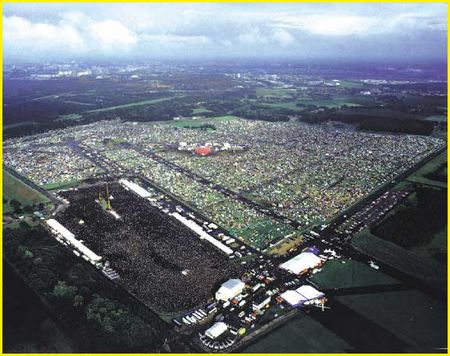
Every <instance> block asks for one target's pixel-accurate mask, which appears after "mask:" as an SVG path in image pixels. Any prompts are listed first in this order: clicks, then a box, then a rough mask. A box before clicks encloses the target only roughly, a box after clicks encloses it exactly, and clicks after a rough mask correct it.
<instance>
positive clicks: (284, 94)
mask: <svg viewBox="0 0 450 356" xmlns="http://www.w3.org/2000/svg"><path fill="white" fill-rule="evenodd" d="M295 93H296V89H284V88H257V89H256V96H258V97H270V98H278V99H289V98H292V94H295Z"/></svg>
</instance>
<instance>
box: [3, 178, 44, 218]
mask: <svg viewBox="0 0 450 356" xmlns="http://www.w3.org/2000/svg"><path fill="white" fill-rule="evenodd" d="M12 200H17V201H18V202H19V203H20V204H21V205H22V206H23V207H24V206H29V205H33V204H39V203H48V202H49V200H48V199H47V197H45V196H44V195H42V194H41V193H39V192H37V191H36V190H34V189H32V188H30V187H29V186H28V185H26V184H24V183H23V182H21V181H20V180H18V179H17V178H16V177H14V176H12V175H11V174H9V173H8V172H6V171H3V212H9V211H11V210H12V206H11V201H12Z"/></svg>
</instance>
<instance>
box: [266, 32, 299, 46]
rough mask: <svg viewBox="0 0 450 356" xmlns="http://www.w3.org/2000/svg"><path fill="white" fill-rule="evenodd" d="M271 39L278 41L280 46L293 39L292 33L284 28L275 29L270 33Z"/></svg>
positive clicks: (286, 44)
mask: <svg viewBox="0 0 450 356" xmlns="http://www.w3.org/2000/svg"><path fill="white" fill-rule="evenodd" d="M272 39H273V40H275V42H278V43H279V44H280V45H281V46H283V47H285V46H289V45H290V44H292V43H293V42H294V41H295V38H294V36H292V34H291V33H290V32H288V31H286V30H284V29H276V30H275V31H273V33H272Z"/></svg>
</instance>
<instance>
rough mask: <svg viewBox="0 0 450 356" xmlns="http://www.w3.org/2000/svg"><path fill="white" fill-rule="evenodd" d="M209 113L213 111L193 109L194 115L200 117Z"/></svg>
mask: <svg viewBox="0 0 450 356" xmlns="http://www.w3.org/2000/svg"><path fill="white" fill-rule="evenodd" d="M208 112H212V111H211V110H208V109H207V108H196V109H192V115H198V114H206V113H208Z"/></svg>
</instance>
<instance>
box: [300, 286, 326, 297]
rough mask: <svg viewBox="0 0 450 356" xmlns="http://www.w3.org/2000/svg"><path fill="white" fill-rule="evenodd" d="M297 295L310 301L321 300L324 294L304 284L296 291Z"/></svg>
mask: <svg viewBox="0 0 450 356" xmlns="http://www.w3.org/2000/svg"><path fill="white" fill-rule="evenodd" d="M296 291H297V293H299V294H301V295H302V296H304V297H305V298H306V300H312V299H317V298H322V297H323V296H324V295H325V294H323V293H322V292H320V291H318V290H317V289H316V288H314V287H311V286H310V285H308V284H304V285H302V286H301V287H298V288H297V289H296Z"/></svg>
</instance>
